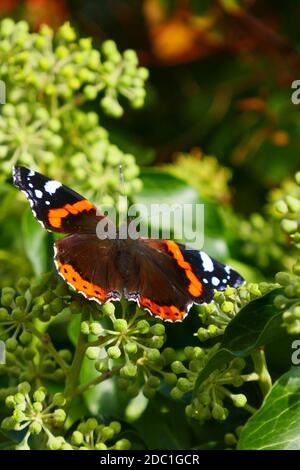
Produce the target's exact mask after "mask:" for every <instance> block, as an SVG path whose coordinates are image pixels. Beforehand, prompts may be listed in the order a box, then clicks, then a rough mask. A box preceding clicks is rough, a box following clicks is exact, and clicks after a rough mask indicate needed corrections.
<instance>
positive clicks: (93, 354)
mask: <svg viewBox="0 0 300 470" xmlns="http://www.w3.org/2000/svg"><path fill="white" fill-rule="evenodd" d="M85 354H86V357H87V358H88V359H91V360H94V359H97V357H98V355H99V348H98V346H95V347H92V346H91V347H89V348H87V350H86V353H85Z"/></svg>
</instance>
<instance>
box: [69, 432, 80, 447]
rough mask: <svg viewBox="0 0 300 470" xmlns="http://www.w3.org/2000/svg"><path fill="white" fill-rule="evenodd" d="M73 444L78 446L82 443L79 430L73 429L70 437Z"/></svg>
mask: <svg viewBox="0 0 300 470" xmlns="http://www.w3.org/2000/svg"><path fill="white" fill-rule="evenodd" d="M71 441H72V442H73V444H74V445H76V446H80V445H81V444H82V443H83V434H82V433H81V432H79V431H74V432H73V434H72V437H71Z"/></svg>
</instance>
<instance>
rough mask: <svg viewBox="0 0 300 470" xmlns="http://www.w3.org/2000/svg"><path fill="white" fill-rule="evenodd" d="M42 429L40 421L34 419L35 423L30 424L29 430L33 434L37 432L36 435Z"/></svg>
mask: <svg viewBox="0 0 300 470" xmlns="http://www.w3.org/2000/svg"><path fill="white" fill-rule="evenodd" d="M41 431H42V425H41V423H39V422H38V421H34V422H33V423H31V424H30V425H29V432H30V433H31V434H35V435H36V434H40V432H41Z"/></svg>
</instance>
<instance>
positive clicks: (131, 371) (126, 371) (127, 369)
mask: <svg viewBox="0 0 300 470" xmlns="http://www.w3.org/2000/svg"><path fill="white" fill-rule="evenodd" d="M121 371H122V374H123V375H125V376H126V377H135V376H136V374H137V366H136V365H134V364H132V363H128V364H125V366H123V367H122V369H121Z"/></svg>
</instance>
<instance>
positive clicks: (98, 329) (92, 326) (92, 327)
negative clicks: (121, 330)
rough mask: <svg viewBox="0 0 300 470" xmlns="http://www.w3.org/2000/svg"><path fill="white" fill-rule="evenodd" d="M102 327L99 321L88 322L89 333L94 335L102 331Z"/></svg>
mask: <svg viewBox="0 0 300 470" xmlns="http://www.w3.org/2000/svg"><path fill="white" fill-rule="evenodd" d="M103 331H104V330H103V327H102V325H100V323H97V322H93V323H91V324H90V333H91V334H92V335H95V336H99V335H101V333H103Z"/></svg>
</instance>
